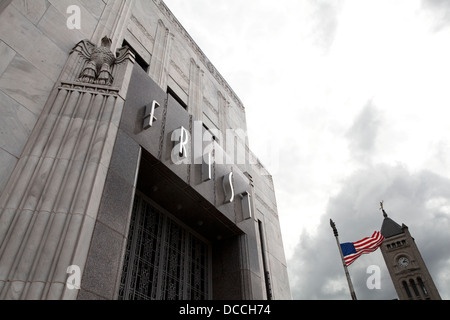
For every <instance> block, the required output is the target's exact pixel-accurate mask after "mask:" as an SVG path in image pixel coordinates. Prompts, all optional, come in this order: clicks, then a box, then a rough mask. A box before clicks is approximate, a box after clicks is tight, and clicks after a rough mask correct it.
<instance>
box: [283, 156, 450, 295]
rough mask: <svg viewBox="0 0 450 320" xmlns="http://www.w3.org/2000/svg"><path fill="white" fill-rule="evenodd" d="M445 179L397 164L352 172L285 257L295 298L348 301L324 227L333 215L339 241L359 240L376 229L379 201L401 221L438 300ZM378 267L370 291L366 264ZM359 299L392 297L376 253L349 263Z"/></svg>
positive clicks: (449, 261) (443, 262)
mask: <svg viewBox="0 0 450 320" xmlns="http://www.w3.org/2000/svg"><path fill="white" fill-rule="evenodd" d="M448 190H450V180H449V179H447V178H444V177H442V176H439V175H436V174H434V173H431V172H429V171H425V170H424V171H420V172H417V173H411V172H409V171H408V170H407V169H406V168H404V167H402V166H390V165H385V164H379V165H375V166H369V167H367V168H365V169H362V170H359V171H357V172H355V173H354V174H353V175H351V176H349V177H348V179H346V181H343V183H342V189H341V191H340V192H339V193H338V194H337V195H336V196H335V197H332V198H330V200H329V202H328V205H327V209H326V213H325V214H324V215H323V217H322V218H321V221H320V224H319V227H318V230H317V233H315V234H309V233H302V235H301V237H300V241H299V243H298V244H297V247H296V248H295V252H294V254H293V256H292V258H291V259H290V260H289V261H288V265H289V270H290V274H289V275H290V279H291V290H292V295H293V297H294V299H349V298H350V296H349V293H348V292H349V291H348V286H347V282H346V280H345V275H344V271H343V268H342V265H341V262H340V258H339V252H338V248H337V244H336V242H335V239H334V236H333V233H332V230H331V228H330V225H329V219H330V218H331V219H333V220H334V221H335V223H336V225H337V228H338V231H339V237H340V241H341V242H353V241H358V240H360V239H362V238H364V237H366V236H370V235H371V234H372V233H373V231H375V230H380V228H381V224H382V220H383V218H382V214H381V213H380V211H379V210H378V207H379V201H381V200H384V204H385V209H386V211H387V213H388V214H389V217H391V218H392V219H393V220H394V221H396V222H397V223H399V224H402V223H405V224H406V225H407V226H408V227H409V230H410V232H411V235H412V236H413V237H414V238H415V240H416V243H417V245H418V247H419V250H420V251H421V253H422V256H423V258H424V260H425V262H426V263H427V266H428V269H429V271H430V273H431V275H432V277H433V279H434V281H435V283H436V285H437V287H438V290H439V291H440V294H441V296H442V298H443V299H448V298H450V290H449V289H448V288H447V286H446V285H445V282H444V280H445V279H446V278H447V276H446V274H447V270H448V269H449V267H450V252H448V250H446V249H444V248H448V246H449V245H450V235H449V233H448V229H449V226H450V196H449V194H448ZM370 265H377V266H379V267H380V270H381V289H380V290H369V289H368V288H367V285H366V281H367V279H368V278H369V276H370V274H369V273H367V267H368V266H370ZM349 270H350V274H351V277H352V281H353V285H354V287H355V291H356V295H357V296H358V299H370V300H372V299H374V300H376V299H393V298H396V297H397V295H396V293H395V290H394V287H393V285H392V281H391V279H390V276H389V274H388V271H387V269H386V266H385V263H384V260H383V258H382V255H381V252H380V251H379V250H377V251H376V252H374V253H372V254H369V255H363V256H361V257H360V258H359V259H358V260H357V261H356V262H355V263H354V264H352V265H351V266H350V267H349Z"/></svg>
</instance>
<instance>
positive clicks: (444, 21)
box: [422, 0, 450, 32]
mask: <svg viewBox="0 0 450 320" xmlns="http://www.w3.org/2000/svg"><path fill="white" fill-rule="evenodd" d="M422 9H424V10H425V12H426V13H428V14H430V15H431V17H432V19H433V22H432V26H433V31H434V32H439V31H441V30H442V29H444V28H445V27H447V26H448V25H449V24H450V2H449V1H448V0H422Z"/></svg>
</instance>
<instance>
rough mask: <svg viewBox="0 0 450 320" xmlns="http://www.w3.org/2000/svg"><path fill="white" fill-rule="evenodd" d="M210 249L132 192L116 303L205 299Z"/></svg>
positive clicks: (208, 294)
mask: <svg viewBox="0 0 450 320" xmlns="http://www.w3.org/2000/svg"><path fill="white" fill-rule="evenodd" d="M210 259H211V254H210V245H209V243H207V242H206V241H205V240H203V239H200V237H198V236H196V235H195V234H194V233H193V232H191V231H190V230H189V229H188V228H187V227H185V226H184V225H182V224H181V223H180V222H178V221H176V220H175V218H172V217H171V216H169V215H168V214H166V213H163V212H162V210H161V209H159V208H157V207H156V205H155V204H153V203H152V202H151V200H148V199H147V198H145V196H143V195H141V194H140V193H139V192H136V196H135V200H134V207H133V214H132V218H131V222H130V229H129V235H128V242H127V247H126V252H125V258H124V265H123V271H122V277H121V283H120V289H119V299H120V300H207V299H209V298H210V295H211V293H210V291H211V290H210V280H209V279H210V277H211V272H210Z"/></svg>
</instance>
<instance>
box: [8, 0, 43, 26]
mask: <svg viewBox="0 0 450 320" xmlns="http://www.w3.org/2000/svg"><path fill="white" fill-rule="evenodd" d="M12 5H13V6H14V7H16V8H17V10H19V11H20V12H21V13H22V14H23V15H24V16H25V17H27V19H28V20H30V22H31V23H33V24H37V23H38V22H39V20H40V19H41V18H42V16H43V15H44V13H45V11H46V10H47V8H48V7H49V5H50V4H49V2H48V1H47V0H16V1H13V2H12Z"/></svg>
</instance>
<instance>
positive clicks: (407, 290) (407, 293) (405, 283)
mask: <svg viewBox="0 0 450 320" xmlns="http://www.w3.org/2000/svg"><path fill="white" fill-rule="evenodd" d="M402 284H403V289H405V292H406V295H407V296H408V298H409V299H411V298H412V295H411V291H410V290H409V287H408V283H407V282H406V281H403V282H402Z"/></svg>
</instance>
